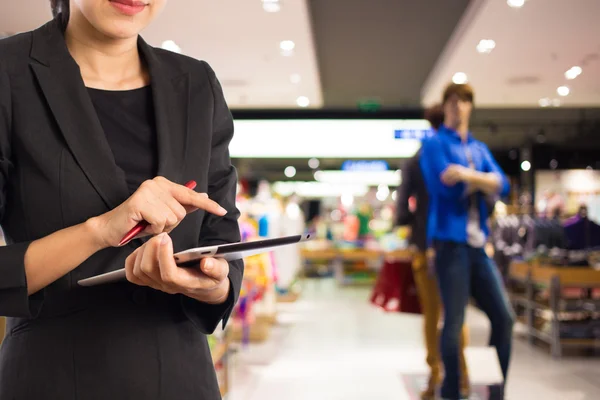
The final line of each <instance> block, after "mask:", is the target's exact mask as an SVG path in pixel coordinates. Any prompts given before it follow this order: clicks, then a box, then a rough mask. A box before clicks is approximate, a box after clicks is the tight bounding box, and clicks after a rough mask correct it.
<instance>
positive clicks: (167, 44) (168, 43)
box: [160, 40, 181, 53]
mask: <svg viewBox="0 0 600 400" xmlns="http://www.w3.org/2000/svg"><path fill="white" fill-rule="evenodd" d="M160 47H162V48H163V49H165V50H169V51H172V52H173V53H181V47H179V46H177V43H175V42H174V41H172V40H165V41H164V42H162V45H161V46H160Z"/></svg>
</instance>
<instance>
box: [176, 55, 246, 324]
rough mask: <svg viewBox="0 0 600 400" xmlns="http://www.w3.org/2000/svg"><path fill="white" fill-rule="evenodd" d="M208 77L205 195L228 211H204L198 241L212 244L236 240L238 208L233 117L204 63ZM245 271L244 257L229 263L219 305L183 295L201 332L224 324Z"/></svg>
mask: <svg viewBox="0 0 600 400" xmlns="http://www.w3.org/2000/svg"><path fill="white" fill-rule="evenodd" d="M204 67H205V69H206V73H207V76H208V79H209V81H210V84H211V87H212V91H213V97H214V105H213V106H214V111H213V124H212V126H213V132H212V149H211V156H210V165H209V174H208V195H209V197H210V198H211V199H212V200H214V201H216V202H217V203H219V204H220V205H221V206H222V207H224V208H225V209H226V210H227V211H228V212H227V215H225V216H224V217H217V216H215V215H212V214H206V216H205V217H204V220H203V222H202V228H201V232H200V238H199V243H198V244H199V245H200V246H212V245H219V244H227V243H234V242H239V241H240V240H241V235H240V228H239V225H238V218H239V216H240V212H239V210H238V209H237V207H236V191H237V172H236V170H235V168H234V167H233V165H232V164H231V159H230V156H229V143H230V142H231V139H232V138H233V117H232V115H231V112H230V111H229V108H228V107H227V104H226V102H225V96H224V95H223V90H222V88H221V84H220V83H219V81H218V79H217V77H216V75H215V73H214V71H213V70H212V68H211V67H210V66H209V65H208V64H206V63H204ZM243 275H244V263H243V261H241V260H240V261H232V262H230V263H229V281H230V283H231V289H230V291H229V296H228V298H227V300H226V301H225V303H223V304H220V305H210V304H205V303H202V302H199V301H196V300H194V299H191V298H189V297H186V296H183V300H182V301H183V307H184V312H185V313H186V314H187V316H188V317H189V318H190V319H191V320H192V322H194V323H195V324H196V326H197V327H198V328H199V329H200V330H201V331H203V332H205V333H207V334H210V333H212V332H214V330H215V329H216V328H217V326H218V324H219V322H220V321H221V320H222V321H223V328H225V325H226V324H227V321H228V320H229V317H230V316H231V312H232V311H233V307H234V305H235V303H236V302H237V300H238V298H239V295H240V289H241V286H242V277H243Z"/></svg>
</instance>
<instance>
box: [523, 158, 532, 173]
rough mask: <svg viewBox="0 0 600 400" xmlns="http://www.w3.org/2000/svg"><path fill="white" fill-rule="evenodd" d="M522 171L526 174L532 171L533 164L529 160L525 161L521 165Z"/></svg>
mask: <svg viewBox="0 0 600 400" xmlns="http://www.w3.org/2000/svg"><path fill="white" fill-rule="evenodd" d="M521 169H522V170H523V171H525V172H527V171H529V170H530V169H531V163H530V162H529V161H527V160H525V161H523V162H522V163H521Z"/></svg>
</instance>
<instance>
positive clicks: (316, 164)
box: [308, 158, 321, 169]
mask: <svg viewBox="0 0 600 400" xmlns="http://www.w3.org/2000/svg"><path fill="white" fill-rule="evenodd" d="M319 165H321V162H320V161H319V159H318V158H311V159H310V160H308V166H309V167H310V168H312V169H317V168H319Z"/></svg>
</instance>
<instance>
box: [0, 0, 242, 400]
mask: <svg viewBox="0 0 600 400" xmlns="http://www.w3.org/2000/svg"><path fill="white" fill-rule="evenodd" d="M52 3H53V4H52V5H53V7H54V8H53V11H54V12H55V15H56V16H55V19H54V20H53V21H50V22H49V23H48V24H46V25H44V26H42V27H41V28H39V29H36V30H35V31H33V32H27V33H23V34H19V35H16V36H13V37H10V38H8V39H5V40H3V41H0V223H1V225H2V227H3V229H4V231H5V234H6V237H7V240H8V245H7V246H6V247H0V315H4V316H8V317H9V318H8V321H7V334H6V337H5V341H4V343H3V344H2V348H1V351H0V399H2V400H21V399H24V400H28V399H50V400H55V399H56V400H71V399H72V400H76V399H77V400H95V399H98V400H100V399H102V400H106V399H112V400H118V399H132V400H140V399H145V400H148V399H156V400H159V399H160V400H163V399H164V400H172V399H178V400H185V399H190V400H191V399H194V400H203V399H205V400H213V399H219V398H220V394H219V388H218V384H217V380H216V376H215V372H214V367H213V364H212V359H211V355H210V352H209V348H208V344H207V341H206V338H205V334H209V333H211V332H213V331H214V329H215V328H216V327H217V325H218V324H219V322H220V321H223V325H224V324H225V323H226V322H227V320H228V318H229V315H230V313H231V311H232V309H233V306H234V304H235V302H236V300H237V297H238V295H239V291H240V285H241V280H242V275H243V264H242V263H241V262H231V263H227V262H225V261H220V260H216V259H209V260H206V261H205V262H203V263H202V265H200V264H199V265H198V268H190V269H183V268H177V267H176V266H175V265H174V263H173V257H172V255H173V252H174V251H180V250H183V249H186V248H190V247H196V246H203V245H214V244H223V243H230V242H237V241H239V240H240V233H239V228H238V223H237V218H238V215H239V213H238V211H237V209H236V207H235V192H236V180H237V177H236V172H235V169H234V168H233V167H232V165H231V161H230V157H229V152H228V146H229V142H230V141H231V138H232V135H233V121H232V117H231V114H230V112H229V110H228V108H227V105H226V103H225V100H224V97H223V93H222V90H221V87H220V85H219V82H218V80H217V78H216V77H215V74H214V72H213V71H212V69H211V68H210V67H209V66H208V65H207V64H206V63H204V62H200V61H196V60H194V59H191V58H188V57H184V56H181V55H177V54H174V53H170V52H168V51H164V50H160V49H155V48H153V47H151V46H149V45H148V44H146V43H145V42H144V41H143V40H142V39H141V38H139V37H138V33H139V32H140V31H141V30H142V29H143V28H144V27H145V26H146V25H147V24H148V23H150V22H151V21H152V20H153V19H154V18H155V16H156V15H157V14H158V13H159V11H160V9H161V8H162V7H163V5H164V3H166V0H143V2H134V1H131V0H110V1H109V0H79V1H76V2H75V1H71V2H70V4H71V6H72V9H70V10H69V0H53V1H52ZM188 180H195V181H196V182H197V184H198V187H197V191H194V190H190V189H187V188H186V187H184V186H182V185H181V183H183V182H186V181H188ZM202 193H205V194H207V195H208V196H206V195H203V194H202ZM186 214H187V216H186ZM142 220H146V221H147V222H149V223H150V226H149V228H147V229H146V231H145V232H144V234H143V235H141V236H140V237H138V238H136V239H134V240H133V241H132V242H130V243H129V244H127V245H125V246H121V247H119V245H118V244H119V241H120V239H121V238H122V237H123V236H124V235H125V234H126V233H127V232H128V231H129V230H130V229H131V228H132V227H134V226H135V225H136V224H137V223H138V222H139V221H142ZM123 266H125V267H126V269H127V281H123V282H118V283H114V284H109V285H103V286H97V287H91V288H83V287H79V286H78V285H77V281H78V280H80V279H82V278H86V277H90V276H93V275H96V274H99V273H103V272H107V271H111V270H115V269H118V268H122V267H123Z"/></svg>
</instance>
